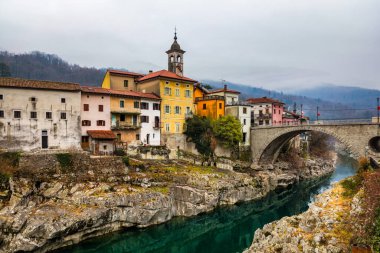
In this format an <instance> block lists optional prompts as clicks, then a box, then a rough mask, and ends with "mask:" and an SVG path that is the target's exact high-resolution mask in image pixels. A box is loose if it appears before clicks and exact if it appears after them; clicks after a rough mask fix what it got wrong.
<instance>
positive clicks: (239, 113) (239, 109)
mask: <svg viewBox="0 0 380 253" xmlns="http://www.w3.org/2000/svg"><path fill="white" fill-rule="evenodd" d="M226 115H231V116H233V117H235V118H236V119H238V120H239V121H240V124H241V132H242V134H243V140H242V141H241V142H240V143H239V145H240V146H249V145H250V140H251V139H250V138H251V105H249V104H246V103H242V102H241V103H237V102H235V104H234V105H227V106H226Z"/></svg>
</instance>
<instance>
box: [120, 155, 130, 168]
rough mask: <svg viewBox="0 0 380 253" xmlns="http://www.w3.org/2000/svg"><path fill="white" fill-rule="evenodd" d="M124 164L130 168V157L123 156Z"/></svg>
mask: <svg viewBox="0 0 380 253" xmlns="http://www.w3.org/2000/svg"><path fill="white" fill-rule="evenodd" d="M122 159H123V163H124V164H125V166H129V157H128V156H123V158H122Z"/></svg>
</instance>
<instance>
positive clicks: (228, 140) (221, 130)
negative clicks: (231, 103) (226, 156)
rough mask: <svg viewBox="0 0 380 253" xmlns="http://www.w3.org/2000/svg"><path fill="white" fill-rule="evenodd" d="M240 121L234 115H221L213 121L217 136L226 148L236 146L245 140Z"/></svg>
mask: <svg viewBox="0 0 380 253" xmlns="http://www.w3.org/2000/svg"><path fill="white" fill-rule="evenodd" d="M241 127H242V126H241V124H240V121H239V120H238V119H236V118H234V117H232V116H230V115H229V116H225V117H220V118H219V119H218V120H216V121H215V122H214V123H213V131H214V134H215V137H216V138H217V139H218V140H220V141H221V142H222V143H223V145H224V146H225V147H226V148H232V147H235V146H237V145H238V144H239V142H241V141H242V140H243V133H242V130H241Z"/></svg>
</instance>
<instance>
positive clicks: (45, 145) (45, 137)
mask: <svg viewBox="0 0 380 253" xmlns="http://www.w3.org/2000/svg"><path fill="white" fill-rule="evenodd" d="M48 147H49V140H48V133H47V130H43V131H42V148H48Z"/></svg>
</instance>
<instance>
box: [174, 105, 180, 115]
mask: <svg viewBox="0 0 380 253" xmlns="http://www.w3.org/2000/svg"><path fill="white" fill-rule="evenodd" d="M175 114H181V107H180V106H176V107H175Z"/></svg>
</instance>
